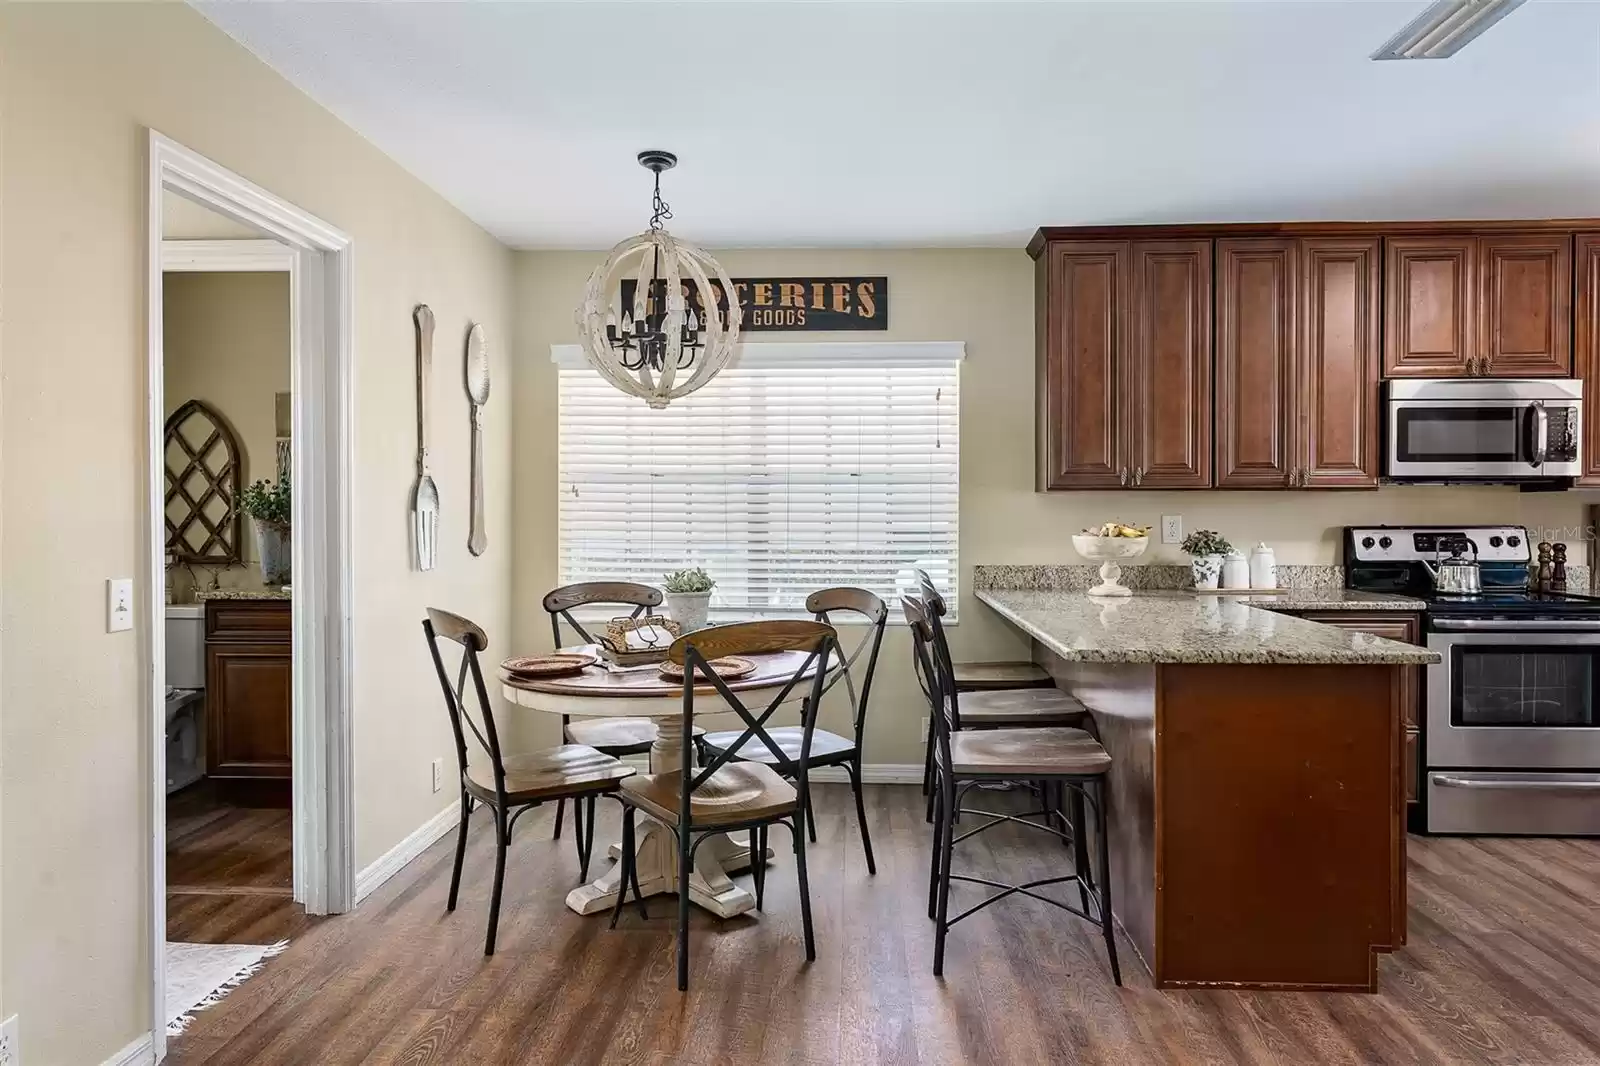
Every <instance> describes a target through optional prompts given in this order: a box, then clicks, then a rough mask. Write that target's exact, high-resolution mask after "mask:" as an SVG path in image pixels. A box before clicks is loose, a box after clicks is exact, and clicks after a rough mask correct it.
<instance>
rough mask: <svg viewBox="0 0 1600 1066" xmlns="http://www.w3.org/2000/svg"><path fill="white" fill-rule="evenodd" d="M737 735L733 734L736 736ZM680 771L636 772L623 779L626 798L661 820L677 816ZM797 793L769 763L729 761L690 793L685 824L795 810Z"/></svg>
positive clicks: (722, 821) (729, 821) (775, 815)
mask: <svg viewBox="0 0 1600 1066" xmlns="http://www.w3.org/2000/svg"><path fill="white" fill-rule="evenodd" d="M735 739H737V738H735ZM682 788H683V775H682V774H681V773H679V772H677V771H674V772H672V773H665V774H640V775H639V776H637V777H630V778H628V779H627V780H626V781H624V782H622V790H623V791H624V792H625V793H627V796H628V799H629V800H630V801H631V802H633V803H634V804H636V805H638V807H639V809H640V810H642V811H644V812H645V813H646V814H648V815H650V816H651V817H652V818H655V819H656V820H657V821H662V822H676V821H677V820H678V801H679V799H680V796H681V790H682ZM799 799H800V794H799V793H798V792H796V791H795V788H794V786H793V785H791V784H790V783H789V782H787V781H785V780H784V779H783V778H782V777H780V776H778V773H777V771H775V770H773V769H772V768H771V767H770V766H763V765H762V764H761V763H758V762H735V763H728V764H727V765H726V766H722V767H720V768H718V769H717V771H716V772H715V773H713V774H712V775H711V776H710V777H708V778H706V780H705V781H704V782H703V783H702V784H701V785H700V787H699V788H697V789H695V790H694V791H693V792H691V793H690V794H689V824H690V825H692V826H695V827H700V826H714V825H729V824H737V823H739V822H752V821H756V820H757V819H761V818H779V817H783V816H784V815H788V814H793V813H794V810H795V807H796V805H797V804H798V803H799Z"/></svg>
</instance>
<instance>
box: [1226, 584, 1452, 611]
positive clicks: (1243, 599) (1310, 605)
mask: <svg viewBox="0 0 1600 1066" xmlns="http://www.w3.org/2000/svg"><path fill="white" fill-rule="evenodd" d="M1196 595H1197V596H1198V594H1196ZM1212 598H1213V599H1218V598H1220V599H1224V600H1231V601H1233V602H1234V603H1248V604H1249V605H1250V606H1252V607H1260V608H1263V609H1265V610H1268V611H1425V610H1427V609H1428V605H1427V603H1425V602H1424V601H1422V600H1419V599H1417V598H1415V597H1414V596H1400V595H1397V594H1394V593H1385V592H1357V591H1355V590H1354V589H1339V588H1332V589H1329V588H1304V589H1300V588H1296V589H1286V590H1284V591H1283V592H1271V593H1260V592H1258V593H1251V592H1250V591H1249V590H1248V589H1240V590H1239V591H1238V592H1236V593H1235V592H1223V593H1221V594H1220V595H1218V596H1212Z"/></svg>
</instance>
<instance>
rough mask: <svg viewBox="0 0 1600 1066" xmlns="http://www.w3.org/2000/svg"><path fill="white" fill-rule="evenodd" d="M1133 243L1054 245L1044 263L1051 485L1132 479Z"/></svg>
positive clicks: (1043, 451) (1046, 452)
mask: <svg viewBox="0 0 1600 1066" xmlns="http://www.w3.org/2000/svg"><path fill="white" fill-rule="evenodd" d="M1128 266H1129V244H1128V242H1126V241H1074V242H1061V243H1058V244H1052V245H1051V246H1050V247H1049V248H1048V249H1047V250H1046V252H1045V255H1044V256H1043V257H1042V258H1041V259H1040V260H1039V266H1038V285H1039V291H1038V293H1037V300H1038V306H1039V321H1038V323H1037V325H1036V329H1037V337H1036V340H1035V343H1036V344H1037V346H1038V356H1039V376H1038V380H1039V385H1040V389H1041V397H1040V408H1039V413H1038V418H1039V425H1038V431H1039V446H1040V462H1039V471H1040V479H1039V480H1040V481H1041V487H1042V488H1046V489H1086V488H1118V487H1120V486H1121V485H1123V484H1124V483H1125V481H1127V480H1131V479H1130V478H1128V477H1127V474H1128V467H1129V465H1130V464H1129V463H1128V462H1127V460H1126V457H1125V445H1124V444H1123V427H1122V417H1121V409H1122V400H1123V393H1122V391H1121V390H1122V389H1125V388H1126V384H1125V383H1123V382H1121V380H1120V378H1121V373H1122V371H1121V367H1120V366H1119V364H1120V362H1121V361H1122V354H1121V353H1122V351H1123V350H1124V349H1125V348H1126V347H1127V344H1126V340H1125V337H1124V334H1125V332H1126V311H1125V308H1126V307H1127V305H1128V300H1129V294H1128V282H1129V275H1128Z"/></svg>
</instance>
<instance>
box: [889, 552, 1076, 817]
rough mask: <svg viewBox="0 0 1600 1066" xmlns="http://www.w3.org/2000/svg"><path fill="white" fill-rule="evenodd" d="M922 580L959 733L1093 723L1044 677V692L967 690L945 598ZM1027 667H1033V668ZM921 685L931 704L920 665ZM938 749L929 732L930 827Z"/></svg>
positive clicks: (925, 782) (925, 779)
mask: <svg viewBox="0 0 1600 1066" xmlns="http://www.w3.org/2000/svg"><path fill="white" fill-rule="evenodd" d="M917 580H918V583H919V584H920V585H921V588H922V594H921V595H920V596H919V597H918V599H919V601H920V602H921V603H923V604H924V606H925V609H926V611H927V614H928V623H929V625H930V626H931V627H932V630H933V640H934V643H935V644H936V645H937V646H938V648H939V649H940V650H941V652H942V653H943V655H944V658H945V661H947V662H948V663H950V670H951V677H952V678H954V679H955V681H954V687H953V688H952V689H951V691H950V694H949V699H950V718H951V722H952V723H953V724H952V728H954V729H956V730H958V731H959V730H963V729H1008V728H1015V727H1018V726H1038V727H1046V726H1079V725H1082V724H1084V723H1085V722H1086V721H1088V717H1089V712H1088V710H1087V709H1086V708H1085V707H1084V706H1083V704H1082V703H1080V702H1079V701H1078V700H1077V699H1076V698H1075V697H1073V696H1070V695H1068V694H1067V693H1065V692H1062V691H1061V690H1060V689H1058V688H1056V687H1055V685H1054V683H1053V682H1050V681H1049V676H1050V675H1049V674H1045V678H1046V683H1045V684H1044V685H1043V686H1028V687H1019V686H1015V685H1012V686H1009V687H1005V688H990V689H974V688H971V687H963V686H962V684H961V681H960V675H959V673H958V672H957V671H958V670H959V667H958V666H957V665H956V663H955V660H954V658H953V657H952V656H951V654H950V645H949V642H948V639H947V638H946V635H945V631H944V616H945V602H944V597H943V596H941V595H940V594H939V590H938V589H937V588H935V587H934V584H933V579H932V578H931V577H929V576H928V573H927V571H925V570H918V571H917ZM1026 665H1029V666H1033V664H1032V663H1029V664H1026ZM1034 669H1039V667H1034ZM917 681H918V682H919V683H920V684H921V685H922V694H923V695H924V696H927V697H929V698H930V699H931V698H932V691H931V687H930V684H929V679H928V678H927V677H926V676H924V675H923V673H922V669H921V666H920V665H919V666H918V667H917ZM933 745H934V740H933V730H932V729H931V728H930V729H929V730H928V736H927V740H926V743H925V745H924V750H923V764H922V790H923V792H925V793H927V796H928V808H927V818H928V821H930V822H931V821H932V820H933V787H932V786H933V775H934V761H933Z"/></svg>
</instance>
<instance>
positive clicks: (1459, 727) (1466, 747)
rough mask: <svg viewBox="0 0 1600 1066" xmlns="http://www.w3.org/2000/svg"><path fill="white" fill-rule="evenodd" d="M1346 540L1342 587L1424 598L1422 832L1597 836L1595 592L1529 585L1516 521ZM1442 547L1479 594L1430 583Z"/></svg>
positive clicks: (1598, 621)
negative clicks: (1433, 656) (1427, 658)
mask: <svg viewBox="0 0 1600 1066" xmlns="http://www.w3.org/2000/svg"><path fill="white" fill-rule="evenodd" d="M1344 548H1345V568H1346V569H1345V577H1346V583H1347V584H1348V585H1349V586H1350V587H1351V588H1356V589H1366V590H1369V591H1381V592H1398V593H1404V594H1407V595H1412V596H1418V597H1421V598H1422V599H1424V600H1426V601H1427V603H1428V609H1427V615H1426V619H1425V627H1424V628H1425V632H1426V633H1427V641H1428V647H1429V648H1430V649H1432V650H1433V651H1436V652H1438V653H1439V654H1440V656H1441V660H1442V661H1441V662H1439V663H1438V664H1437V665H1434V666H1429V667H1426V668H1425V677H1424V682H1423V688H1424V707H1425V711H1424V715H1423V722H1422V729H1423V736H1422V748H1423V752H1424V757H1423V764H1424V769H1423V772H1422V778H1421V781H1422V789H1421V791H1422V796H1421V799H1422V803H1423V805H1424V817H1425V819H1426V825H1427V829H1428V831H1429V832H1432V833H1494V834H1515V835H1524V834H1553V835H1559V836H1572V835H1589V834H1600V599H1597V598H1595V597H1592V596H1586V595H1577V594H1572V593H1556V592H1539V591H1536V590H1534V589H1532V588H1531V587H1530V581H1529V561H1530V558H1531V554H1532V553H1531V550H1530V545H1529V544H1528V533H1527V531H1526V530H1525V529H1523V528H1521V527H1519V526H1449V527H1445V526H1412V527H1403V528H1402V527H1356V526H1352V527H1347V528H1346V529H1345V543H1344ZM1452 556H1453V557H1454V559H1455V563H1454V564H1453V565H1456V566H1462V565H1467V564H1470V563H1471V562H1473V561H1476V563H1477V567H1478V575H1477V577H1478V581H1477V584H1478V585H1479V586H1480V587H1481V591H1480V592H1478V593H1476V594H1472V595H1457V594H1448V593H1445V592H1441V591H1439V586H1437V585H1436V584H1435V581H1436V579H1435V577H1434V573H1435V572H1436V571H1438V570H1439V564H1440V563H1441V562H1443V561H1445V560H1447V559H1450V558H1451V557H1452ZM1446 572H1448V571H1446ZM1461 584H1462V583H1461V582H1460V581H1459V580H1456V581H1450V582H1447V585H1446V587H1461Z"/></svg>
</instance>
